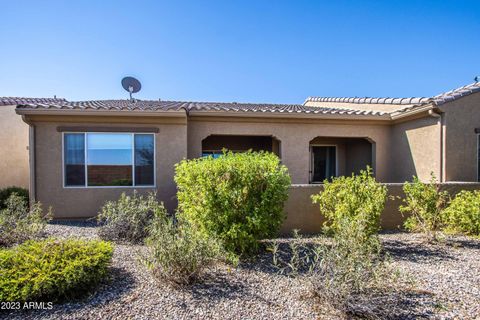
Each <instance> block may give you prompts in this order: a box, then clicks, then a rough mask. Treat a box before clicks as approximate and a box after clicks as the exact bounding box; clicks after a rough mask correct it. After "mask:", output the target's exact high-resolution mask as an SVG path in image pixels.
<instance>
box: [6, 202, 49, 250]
mask: <svg viewBox="0 0 480 320" xmlns="http://www.w3.org/2000/svg"><path fill="white" fill-rule="evenodd" d="M5 205H6V207H5V209H2V210H0V246H2V247H5V246H11V245H13V244H17V243H22V242H24V241H26V240H30V239H35V238H38V237H39V236H41V235H42V233H43V231H44V229H45V227H46V225H47V223H48V221H49V220H50V219H51V212H50V211H49V212H48V213H47V214H45V215H44V213H43V210H42V206H41V204H40V203H39V202H37V203H34V204H33V205H32V207H31V208H29V207H28V202H27V200H25V198H24V197H22V196H19V195H17V194H16V193H13V194H12V195H11V196H10V197H9V198H8V199H7V200H6V201H5Z"/></svg>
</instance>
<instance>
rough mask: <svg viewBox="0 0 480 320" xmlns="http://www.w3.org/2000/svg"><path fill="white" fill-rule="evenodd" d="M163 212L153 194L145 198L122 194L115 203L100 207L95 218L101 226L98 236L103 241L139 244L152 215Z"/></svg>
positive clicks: (161, 204)
mask: <svg viewBox="0 0 480 320" xmlns="http://www.w3.org/2000/svg"><path fill="white" fill-rule="evenodd" d="M165 212H166V211H165V208H164V206H163V203H159V202H158V201H157V198H156V194H155V193H149V194H148V195H147V196H145V197H144V196H142V195H139V194H138V193H137V192H136V191H134V193H133V195H131V196H128V195H126V194H125V193H122V195H121V196H120V198H119V199H118V200H117V201H107V202H106V203H105V205H104V206H103V207H102V209H101V211H100V214H99V215H98V217H97V220H98V222H99V223H100V225H101V226H100V228H99V230H98V235H99V236H100V237H101V238H102V239H104V240H111V241H120V242H122V241H125V242H131V243H141V242H143V240H144V239H145V238H146V237H147V236H148V226H149V225H150V223H151V222H152V218H153V217H154V215H156V214H165Z"/></svg>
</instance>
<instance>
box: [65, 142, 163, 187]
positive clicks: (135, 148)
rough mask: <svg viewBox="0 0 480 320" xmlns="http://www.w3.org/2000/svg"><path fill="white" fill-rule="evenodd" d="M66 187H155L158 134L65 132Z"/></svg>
mask: <svg viewBox="0 0 480 320" xmlns="http://www.w3.org/2000/svg"><path fill="white" fill-rule="evenodd" d="M64 174H65V177H64V181H65V186H66V187H111V186H126V187H128V186H153V185H154V184H155V163H154V135H153V134H145V133H138V134H137V133H135V134H133V133H64Z"/></svg>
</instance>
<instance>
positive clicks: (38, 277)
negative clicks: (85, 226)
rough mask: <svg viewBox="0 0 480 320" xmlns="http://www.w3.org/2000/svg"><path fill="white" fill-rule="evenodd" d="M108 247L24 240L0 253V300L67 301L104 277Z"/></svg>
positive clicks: (72, 241)
mask: <svg viewBox="0 0 480 320" xmlns="http://www.w3.org/2000/svg"><path fill="white" fill-rule="evenodd" d="M112 252H113V249H112V246H111V245H110V244H109V243H106V242H103V241H93V240H91V241H85V240H76V239H69V240H62V241H60V240H55V239H47V240H42V241H28V242H25V243H24V244H21V245H19V246H16V247H13V248H10V249H2V250H0V301H22V302H23V301H37V300H40V299H42V300H50V301H56V300H60V299H68V298H71V297H76V296H78V295H79V294H81V293H84V292H86V291H88V290H90V289H91V288H92V286H94V285H95V284H97V283H98V282H99V281H101V280H102V279H104V278H105V276H106V275H107V267H108V266H109V264H110V261H111V258H112Z"/></svg>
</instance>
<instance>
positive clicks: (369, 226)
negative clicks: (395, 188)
mask: <svg viewBox="0 0 480 320" xmlns="http://www.w3.org/2000/svg"><path fill="white" fill-rule="evenodd" d="M386 196H387V188H386V187H385V186H382V185H381V184H379V183H378V182H377V181H376V180H375V178H374V177H373V176H372V171H371V169H370V168H369V167H367V170H362V171H360V174H359V175H354V174H352V176H351V177H338V178H333V180H332V181H331V182H330V181H328V180H325V181H324V190H323V191H321V192H320V193H319V194H317V195H313V196H312V200H313V202H314V203H318V204H319V206H320V212H321V213H322V214H323V215H324V216H325V218H326V221H325V223H324V230H325V232H327V233H330V234H331V233H335V232H337V231H339V228H340V225H339V224H340V223H343V221H344V220H345V219H347V220H354V221H358V222H361V224H360V225H361V226H362V228H364V229H365V230H364V231H365V232H364V235H365V236H366V237H368V236H370V235H373V234H375V233H377V232H378V230H379V228H380V214H381V213H382V211H383V209H384V207H385V201H386Z"/></svg>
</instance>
